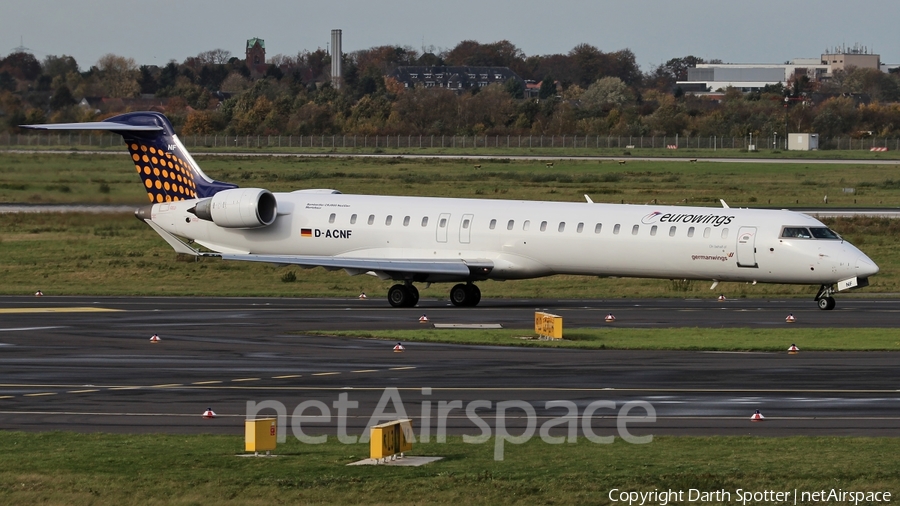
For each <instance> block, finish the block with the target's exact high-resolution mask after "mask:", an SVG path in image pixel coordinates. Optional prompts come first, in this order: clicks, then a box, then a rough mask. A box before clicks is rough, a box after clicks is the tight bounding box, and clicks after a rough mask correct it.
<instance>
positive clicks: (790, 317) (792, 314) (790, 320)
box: [784, 313, 797, 323]
mask: <svg viewBox="0 0 900 506" xmlns="http://www.w3.org/2000/svg"><path fill="white" fill-rule="evenodd" d="M784 321H785V322H786V323H794V322H796V321H797V319H796V318H794V313H790V314H789V315H787V318H785V319H784Z"/></svg>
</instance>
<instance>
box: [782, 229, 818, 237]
mask: <svg viewBox="0 0 900 506" xmlns="http://www.w3.org/2000/svg"><path fill="white" fill-rule="evenodd" d="M781 237H789V238H797V239H812V234H810V233H809V230H808V229H807V228H806V227H784V230H782V231H781Z"/></svg>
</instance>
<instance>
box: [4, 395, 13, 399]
mask: <svg viewBox="0 0 900 506" xmlns="http://www.w3.org/2000/svg"><path fill="white" fill-rule="evenodd" d="M15 398H16V396H15V395H0V399H15Z"/></svg>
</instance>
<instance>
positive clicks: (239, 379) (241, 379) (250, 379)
mask: <svg viewBox="0 0 900 506" xmlns="http://www.w3.org/2000/svg"><path fill="white" fill-rule="evenodd" d="M261 379H262V378H237V379H233V380H231V381H235V382H237V381H259V380H261Z"/></svg>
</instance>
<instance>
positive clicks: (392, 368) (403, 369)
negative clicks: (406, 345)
mask: <svg viewBox="0 0 900 506" xmlns="http://www.w3.org/2000/svg"><path fill="white" fill-rule="evenodd" d="M407 369H415V367H412V366H408V367H391V368H390V369H388V371H405V370H407Z"/></svg>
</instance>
